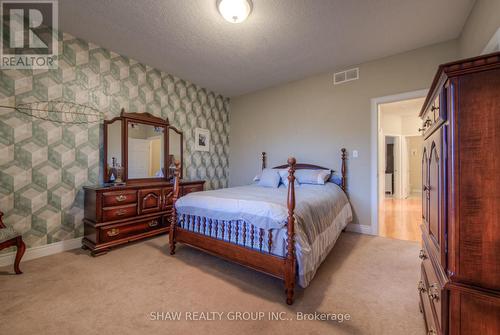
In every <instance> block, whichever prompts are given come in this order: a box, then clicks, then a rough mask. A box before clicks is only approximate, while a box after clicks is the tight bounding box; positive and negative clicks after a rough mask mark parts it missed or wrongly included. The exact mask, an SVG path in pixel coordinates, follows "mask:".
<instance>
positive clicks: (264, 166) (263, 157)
mask: <svg viewBox="0 0 500 335" xmlns="http://www.w3.org/2000/svg"><path fill="white" fill-rule="evenodd" d="M265 168H266V153H265V152H264V151H262V170H264V169H265Z"/></svg>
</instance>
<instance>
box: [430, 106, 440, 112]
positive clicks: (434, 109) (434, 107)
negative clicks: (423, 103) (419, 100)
mask: <svg viewBox="0 0 500 335" xmlns="http://www.w3.org/2000/svg"><path fill="white" fill-rule="evenodd" d="M436 110H439V107H436V106H432V107H431V111H433V112H434V111H436Z"/></svg>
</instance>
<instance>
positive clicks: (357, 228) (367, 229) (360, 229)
mask: <svg viewBox="0 0 500 335" xmlns="http://www.w3.org/2000/svg"><path fill="white" fill-rule="evenodd" d="M346 230H347V231H350V232H353V233H360V234H367V235H377V234H374V233H373V227H372V226H367V225H364V224H352V223H349V224H348V225H347V227H346Z"/></svg>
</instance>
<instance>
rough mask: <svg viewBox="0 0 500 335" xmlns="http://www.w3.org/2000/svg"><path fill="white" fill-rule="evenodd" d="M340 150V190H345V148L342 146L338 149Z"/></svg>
mask: <svg viewBox="0 0 500 335" xmlns="http://www.w3.org/2000/svg"><path fill="white" fill-rule="evenodd" d="M340 151H342V169H341V170H340V171H341V173H342V185H341V187H342V190H343V191H344V192H345V191H346V181H347V178H346V164H345V161H346V156H347V155H346V149H345V148H342V149H340Z"/></svg>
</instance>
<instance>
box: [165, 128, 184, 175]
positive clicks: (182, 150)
mask: <svg viewBox="0 0 500 335" xmlns="http://www.w3.org/2000/svg"><path fill="white" fill-rule="evenodd" d="M170 130H173V131H175V132H176V133H177V134H179V135H180V136H181V169H180V173H181V174H180V178H181V179H182V170H183V167H184V166H183V164H184V135H183V134H182V131H180V130H179V129H177V128H175V127H174V126H170V125H169V126H168V132H167V135H168V137H169V138H168V141H169V145H170ZM168 156H170V147H168V148H167V162H168ZM168 171H169V172H168V173H167V176H168V179H172V178H174V176H173V175H170V169H168Z"/></svg>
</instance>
